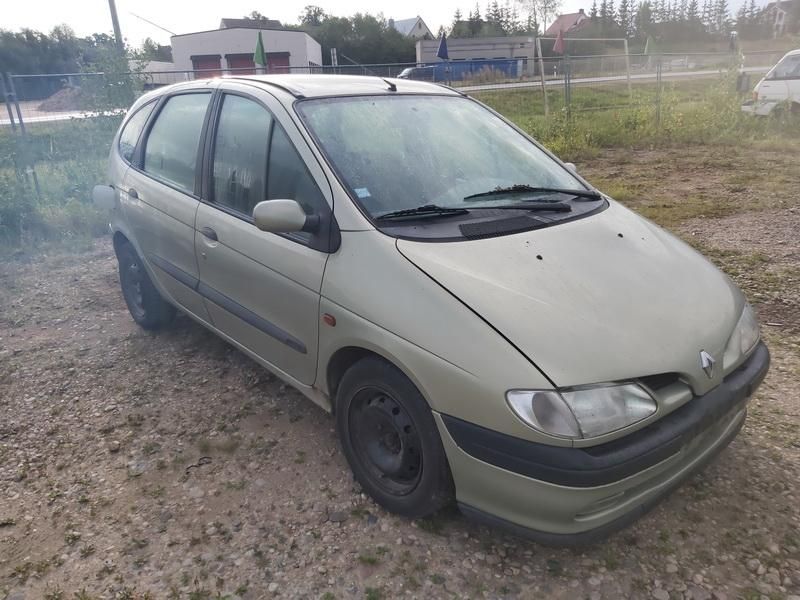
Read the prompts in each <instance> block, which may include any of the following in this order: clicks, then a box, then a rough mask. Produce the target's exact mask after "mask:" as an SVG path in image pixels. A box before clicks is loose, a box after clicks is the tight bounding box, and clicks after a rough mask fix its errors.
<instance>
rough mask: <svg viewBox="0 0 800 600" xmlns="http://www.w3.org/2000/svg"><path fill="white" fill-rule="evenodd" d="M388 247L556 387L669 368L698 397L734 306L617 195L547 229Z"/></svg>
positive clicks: (700, 260) (734, 293)
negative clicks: (707, 357)
mask: <svg viewBox="0 0 800 600" xmlns="http://www.w3.org/2000/svg"><path fill="white" fill-rule="evenodd" d="M397 248H398V250H399V251H400V252H401V254H403V255H404V256H405V257H406V258H407V259H408V260H410V261H411V262H412V263H414V264H415V265H416V266H417V267H418V268H419V269H421V270H422V271H424V272H425V273H426V274H427V275H428V276H429V277H431V278H432V279H434V280H435V281H436V282H438V283H439V284H440V285H441V286H443V287H444V288H446V289H447V290H448V291H449V292H450V293H452V294H453V295H454V296H456V297H458V298H459V299H460V300H461V301H462V302H464V303H465V304H466V305H467V306H469V307H470V308H471V309H472V310H473V311H475V312H476V313H477V314H478V315H480V316H481V317H482V318H483V319H485V320H486V321H487V322H488V323H489V324H490V325H491V326H493V327H494V328H495V329H496V330H497V331H498V332H499V333H500V334H502V335H503V336H504V337H505V338H507V339H508V340H509V341H510V342H511V343H512V344H514V346H516V347H517V348H518V349H519V350H520V351H521V352H522V353H524V354H525V355H526V356H527V357H528V359H529V360H531V361H532V362H533V363H534V364H536V366H537V367H538V368H539V369H540V370H541V371H542V372H543V373H544V374H545V375H546V376H547V377H548V378H549V379H550V380H551V381H552V382H553V383H554V384H555V385H556V386H559V387H566V386H575V385H584V384H590V383H599V382H607V381H619V380H625V379H630V378H635V377H643V376H646V375H655V374H661V373H679V374H681V376H682V377H683V378H684V379H685V380H686V381H687V383H689V384H690V385H691V386H692V388H693V389H694V391H695V393H698V394H699V393H704V392H706V391H708V390H709V389H711V388H712V387H714V386H715V385H716V384H717V383H719V380H720V378H721V376H722V373H721V372H722V368H721V367H722V354H723V351H724V348H725V344H726V342H727V340H728V338H729V336H730V334H731V332H732V331H733V328H734V326H735V324H736V321H737V319H738V317H739V315H740V313H741V310H742V308H743V305H744V299H743V297H742V294H741V292H739V291H738V289H737V288H736V287H735V286H734V285H733V283H732V282H731V281H730V279H728V277H727V276H725V275H724V274H723V273H722V272H720V271H719V270H718V269H717V268H716V267H714V265H712V264H711V263H710V262H709V261H707V260H706V259H705V258H704V257H703V256H702V255H700V254H699V253H697V252H696V251H695V250H693V249H692V248H691V247H690V246H688V245H687V244H685V243H683V242H682V241H680V240H678V239H677V238H676V237H674V236H673V235H671V234H670V233H668V232H667V231H666V230H664V229H662V228H661V227H659V226H657V225H655V224H654V223H651V222H650V221H648V220H646V219H644V218H642V217H640V216H638V215H637V214H635V213H633V212H632V211H630V210H628V209H626V208H624V207H622V206H621V205H619V204H617V203H615V202H612V203H611V204H610V206H609V207H608V208H607V209H606V210H605V211H603V212H601V213H599V214H595V215H593V216H590V217H586V218H582V219H577V220H575V221H571V222H567V223H562V224H559V225H557V226H554V227H549V228H545V229H539V230H534V231H530V232H525V233H520V234H514V235H507V236H502V237H495V238H490V239H485V240H465V241H457V242H441V243H431V242H419V241H413V240H407V239H399V240H398V241H397ZM453 326H458V324H457V323H454V324H453ZM476 343H480V342H479V341H478V340H476ZM701 350H705V351H706V352H709V353H710V354H711V355H712V356H713V357H714V358H716V359H717V361H718V368H716V369H714V374H713V378H709V377H708V376H707V375H706V374H705V373H704V372H703V370H702V368H701V365H700V351H701ZM486 358H487V360H489V361H490V360H493V357H491V356H487V357H486Z"/></svg>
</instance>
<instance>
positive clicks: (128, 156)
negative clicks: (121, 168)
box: [119, 102, 156, 162]
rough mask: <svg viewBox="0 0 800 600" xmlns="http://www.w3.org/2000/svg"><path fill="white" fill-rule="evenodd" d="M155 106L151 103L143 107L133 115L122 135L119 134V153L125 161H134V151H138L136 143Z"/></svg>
mask: <svg viewBox="0 0 800 600" xmlns="http://www.w3.org/2000/svg"><path fill="white" fill-rule="evenodd" d="M155 105H156V103H155V102H150V103H149V104H145V105H144V106H142V107H141V108H140V109H139V110H137V111H136V112H135V113H133V115H132V116H131V118H130V119H128V122H127V123H125V126H124V127H123V128H122V133H120V134H119V153H120V156H122V158H124V159H125V162H131V160H133V151H134V150H135V149H136V142H138V141H139V136H140V135H141V134H142V129H144V124H145V123H146V122H147V118H148V117H149V116H150V113H151V112H153V107H154V106H155Z"/></svg>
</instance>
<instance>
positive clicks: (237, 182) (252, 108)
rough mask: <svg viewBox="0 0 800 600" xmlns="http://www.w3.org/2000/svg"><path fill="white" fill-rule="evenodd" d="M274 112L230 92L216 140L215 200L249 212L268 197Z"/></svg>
mask: <svg viewBox="0 0 800 600" xmlns="http://www.w3.org/2000/svg"><path fill="white" fill-rule="evenodd" d="M271 125H272V116H271V115H270V114H269V113H268V112H267V111H266V109H264V108H263V107H262V106H261V105H259V104H257V103H255V102H253V101H252V100H247V99H246V98H242V97H241V96H231V95H226V96H225V99H224V100H223V102H222V110H221V112H220V115H219V125H218V126H217V137H216V141H215V143H214V169H213V174H212V177H213V181H212V183H213V189H214V192H213V193H214V196H213V201H214V202H215V203H217V204H220V205H222V206H227V207H228V208H231V209H233V210H235V211H237V212H240V213H243V214H245V215H251V214H253V208H254V207H255V205H256V204H258V203H259V202H261V201H262V200H266V198H267V149H268V147H269V131H270V127H271Z"/></svg>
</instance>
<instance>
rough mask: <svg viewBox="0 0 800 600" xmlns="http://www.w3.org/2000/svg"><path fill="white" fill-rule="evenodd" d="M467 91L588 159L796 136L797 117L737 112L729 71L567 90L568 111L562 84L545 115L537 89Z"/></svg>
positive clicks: (551, 93)
mask: <svg viewBox="0 0 800 600" xmlns="http://www.w3.org/2000/svg"><path fill="white" fill-rule="evenodd" d="M473 96H474V97H475V98H476V99H478V100H480V101H482V102H484V103H486V104H487V105H489V106H490V107H492V108H493V109H495V110H497V111H498V112H499V113H500V114H502V115H504V116H505V117H507V118H508V119H510V120H511V121H513V122H515V123H516V124H517V125H519V126H520V127H521V128H522V129H524V130H525V131H527V132H528V133H530V134H531V135H532V136H533V137H535V138H536V139H538V140H539V141H540V142H542V143H543V144H544V145H545V146H547V147H548V148H549V149H551V150H552V151H553V152H555V153H556V154H558V155H559V156H560V157H561V158H563V159H565V160H576V159H581V158H587V157H591V156H593V155H596V154H597V153H599V152H601V151H602V149H603V148H614V147H647V146H653V145H658V144H664V143H686V144H741V143H742V142H743V141H748V142H754V143H755V142H759V143H762V144H775V143H776V142H777V143H780V142H782V141H784V140H796V139H797V138H798V137H800V118H798V117H797V116H794V115H791V114H783V115H780V116H777V115H776V116H770V117H768V118H753V117H752V116H750V115H747V114H745V113H742V112H741V109H740V107H741V103H742V101H743V100H744V98H743V97H742V96H740V95H739V94H738V93H736V92H735V73H729V74H727V75H724V76H721V77H718V78H711V79H708V78H707V79H702V80H692V81H684V82H665V83H664V84H663V88H662V91H661V93H660V94H659V93H658V88H657V86H656V84H655V83H636V84H634V85H633V92H632V94H631V95H629V94H628V88H627V85H626V84H625V83H624V82H621V83H615V84H603V85H591V86H580V85H576V86H574V87H573V89H572V93H571V103H570V114H569V115H568V114H567V111H566V109H565V106H564V93H563V90H562V89H559V88H554V89H548V102H549V108H550V113H549V117H547V118H545V116H544V101H543V95H542V92H541V89H538V88H526V89H510V90H493V91H484V92H476V93H474V94H473Z"/></svg>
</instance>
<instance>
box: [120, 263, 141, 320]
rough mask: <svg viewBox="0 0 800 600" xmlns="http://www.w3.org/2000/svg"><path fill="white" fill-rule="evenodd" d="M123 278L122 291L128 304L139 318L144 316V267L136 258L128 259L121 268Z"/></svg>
mask: <svg viewBox="0 0 800 600" xmlns="http://www.w3.org/2000/svg"><path fill="white" fill-rule="evenodd" d="M120 278H121V279H122V293H123V294H124V295H125V299H126V300H127V301H128V306H129V307H130V309H131V311H132V312H133V313H134V314H135V316H136V317H138V318H144V313H145V310H144V298H143V296H142V280H143V273H142V268H141V266H139V262H138V261H137V260H135V259H132V258H130V259H128V261H127V264H126V265H124V266H123V268H122V269H121V270H120Z"/></svg>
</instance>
